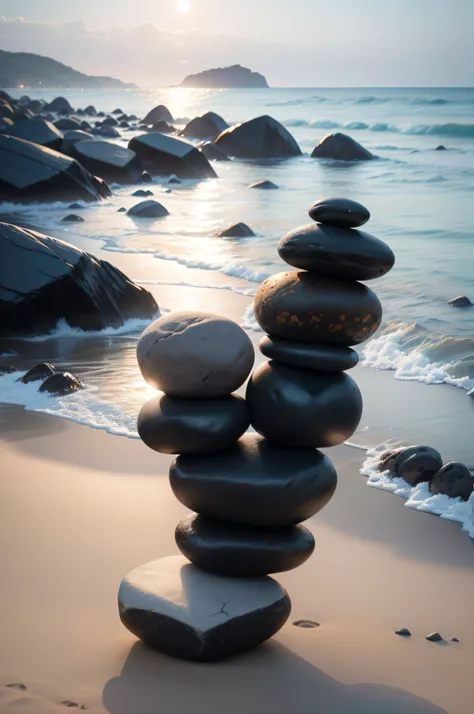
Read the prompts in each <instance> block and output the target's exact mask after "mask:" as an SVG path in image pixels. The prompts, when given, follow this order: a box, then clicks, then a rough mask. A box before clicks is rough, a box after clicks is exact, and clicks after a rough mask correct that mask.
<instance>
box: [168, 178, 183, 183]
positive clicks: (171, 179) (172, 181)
mask: <svg viewBox="0 0 474 714" xmlns="http://www.w3.org/2000/svg"><path fill="white" fill-rule="evenodd" d="M168 183H171V184H173V183H174V184H179V183H183V182H182V181H181V179H179V178H178V177H177V176H172V177H171V178H170V179H169V180H168Z"/></svg>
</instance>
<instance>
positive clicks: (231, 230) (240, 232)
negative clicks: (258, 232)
mask: <svg viewBox="0 0 474 714" xmlns="http://www.w3.org/2000/svg"><path fill="white" fill-rule="evenodd" d="M254 235H255V233H254V232H253V230H252V229H251V228H249V226H248V225H247V224H246V223H233V224H232V225H231V226H227V228H224V229H223V230H222V231H219V232H218V233H216V236H217V237H218V238H251V237H252V236H254Z"/></svg>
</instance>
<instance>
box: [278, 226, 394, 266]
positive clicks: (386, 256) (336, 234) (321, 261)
mask: <svg viewBox="0 0 474 714" xmlns="http://www.w3.org/2000/svg"><path fill="white" fill-rule="evenodd" d="M278 253H279V255H280V258H281V259H282V260H284V261H285V263H288V264H289V265H292V266H293V267H295V268H299V269H300V270H309V271H311V272H315V273H319V274H320V275H326V276H329V277H331V276H334V277H336V278H342V279H346V278H347V279H349V280H373V279H374V278H380V277H381V276H382V275H385V273H388V271H389V270H391V269H392V268H393V265H394V263H395V256H394V254H393V252H392V251H391V249H390V248H389V247H388V245H387V244H386V243H384V242H383V241H381V240H379V239H378V238H375V236H372V235H370V233H365V232H364V231H358V230H355V229H353V228H336V227H335V226H325V225H317V224H315V223H310V224H309V225H307V226H300V227H299V228H295V229H294V230H292V231H290V232H289V233H287V234H286V235H285V236H283V238H282V239H281V240H280V242H279V243H278Z"/></svg>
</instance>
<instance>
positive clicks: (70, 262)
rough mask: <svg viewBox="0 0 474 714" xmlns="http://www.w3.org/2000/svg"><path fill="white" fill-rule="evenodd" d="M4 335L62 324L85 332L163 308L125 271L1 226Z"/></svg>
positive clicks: (1, 323) (58, 243)
mask: <svg viewBox="0 0 474 714" xmlns="http://www.w3.org/2000/svg"><path fill="white" fill-rule="evenodd" d="M0 265H1V266H2V271H1V272H2V276H1V281H0V282H1V287H0V314H1V316H2V317H1V320H0V336H9V337H13V336H25V335H28V336H30V335H39V334H44V333H46V332H50V331H51V330H53V329H54V328H55V327H56V326H57V324H58V321H59V320H65V321H66V322H67V324H68V325H70V326H71V327H77V328H79V329H81V330H86V331H87V330H93V331H97V330H102V329H104V328H105V327H115V328H117V327H121V326H122V325H123V324H124V323H125V321H126V320H129V319H133V318H140V319H152V318H153V317H154V316H155V315H156V314H157V313H158V305H157V304H156V302H155V300H154V298H153V296H152V295H151V293H149V292H148V291H147V290H145V288H143V287H141V286H139V285H136V284H135V283H134V282H133V281H132V280H130V279H129V278H127V276H126V275H124V274H123V273H122V272H120V270H117V268H114V267H113V266H112V265H111V264H110V263H108V262H107V261H105V260H99V259H97V258H95V257H94V256H92V255H89V254H88V253H84V251H82V250H79V249H78V248H76V247H75V246H73V245H70V244H69V243H66V242H64V241H61V240H56V239H55V238H51V237H50V236H46V235H43V234H42V233H37V232H36V231H30V230H27V229H26V228H18V227H17V226H13V225H11V224H8V223H0Z"/></svg>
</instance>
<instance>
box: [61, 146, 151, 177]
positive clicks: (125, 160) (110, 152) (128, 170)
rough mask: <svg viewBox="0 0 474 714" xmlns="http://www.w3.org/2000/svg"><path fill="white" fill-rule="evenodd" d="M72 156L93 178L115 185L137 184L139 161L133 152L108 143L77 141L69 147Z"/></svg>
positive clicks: (139, 168)
mask: <svg viewBox="0 0 474 714" xmlns="http://www.w3.org/2000/svg"><path fill="white" fill-rule="evenodd" d="M71 154H72V156H73V157H74V158H75V159H77V160H78V161H79V162H80V163H81V164H82V166H84V167H85V168H86V169H88V170H89V171H90V172H91V173H93V174H94V175H95V176H100V177H101V178H103V179H104V180H105V181H110V182H115V183H137V182H138V181H139V180H140V176H141V171H142V169H141V165H140V161H139V159H138V157H137V155H136V154H135V152H134V151H131V150H130V149H125V148H124V147H123V146H118V145H117V144H112V143H110V142H108V141H98V140H97V139H93V140H92V141H79V142H77V143H75V144H74V145H73V146H72V147H71Z"/></svg>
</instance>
